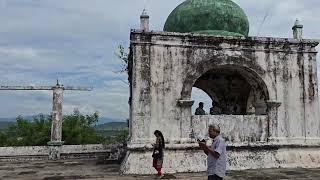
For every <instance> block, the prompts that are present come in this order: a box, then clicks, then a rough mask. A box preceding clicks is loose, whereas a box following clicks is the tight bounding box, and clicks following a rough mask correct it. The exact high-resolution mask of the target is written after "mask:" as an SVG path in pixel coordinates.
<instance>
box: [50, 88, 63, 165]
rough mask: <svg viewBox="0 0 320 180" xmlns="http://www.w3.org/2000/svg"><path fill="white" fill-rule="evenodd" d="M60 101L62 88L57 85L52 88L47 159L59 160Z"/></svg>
mask: <svg viewBox="0 0 320 180" xmlns="http://www.w3.org/2000/svg"><path fill="white" fill-rule="evenodd" d="M62 100H63V86H60V85H59V84H58V83H57V85H56V86H54V87H53V107H52V125H51V141H50V142H48V145H49V146H50V151H49V159H53V160H55V159H60V151H61V146H62V145H63V141H61V138H62Z"/></svg>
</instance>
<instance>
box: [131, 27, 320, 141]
mask: <svg viewBox="0 0 320 180" xmlns="http://www.w3.org/2000/svg"><path fill="white" fill-rule="evenodd" d="M317 44H318V43H316V42H313V41H310V40H301V41H298V40H294V39H281V38H257V37H249V38H246V39H245V38H230V37H227V38H226V37H212V36H201V35H194V34H180V33H166V32H152V33H141V32H132V34H131V47H132V51H133V53H132V55H133V74H132V91H133V93H132V104H131V108H132V111H131V113H132V119H131V122H132V138H131V142H132V143H141V144H144V143H147V142H150V141H151V140H152V138H153V131H154V130H156V129H159V130H161V131H163V132H164V134H165V137H166V138H168V139H169V141H170V140H173V139H175V140H176V139H179V138H180V139H181V140H183V139H186V138H189V135H190V133H191V132H187V131H185V130H187V129H188V128H187V127H188V126H190V122H189V121H190V120H191V118H190V117H191V115H192V114H191V107H186V106H178V105H177V104H178V103H177V101H178V100H180V99H182V100H190V98H191V90H192V86H193V85H194V83H195V81H196V80H197V79H198V78H199V77H200V76H201V75H203V74H204V73H206V72H207V71H209V70H211V69H213V68H217V67H224V66H234V67H236V68H237V69H239V71H240V72H241V73H242V75H244V76H245V77H246V78H247V80H248V82H249V83H251V84H252V85H255V84H259V85H257V87H261V88H264V89H265V90H264V91H265V92H267V93H268V95H269V96H268V97H267V99H268V100H270V101H276V102H280V103H281V106H280V107H279V109H278V113H277V114H278V119H277V128H276V131H277V132H273V134H275V135H277V137H279V139H284V138H288V139H290V138H293V139H301V141H305V139H306V137H313V138H319V137H320V134H319V130H320V120H319V118H318V109H319V105H318V96H317V80H316V78H317V76H316V60H315V58H316V51H315V48H314V47H315V46H316V45H317Z"/></svg>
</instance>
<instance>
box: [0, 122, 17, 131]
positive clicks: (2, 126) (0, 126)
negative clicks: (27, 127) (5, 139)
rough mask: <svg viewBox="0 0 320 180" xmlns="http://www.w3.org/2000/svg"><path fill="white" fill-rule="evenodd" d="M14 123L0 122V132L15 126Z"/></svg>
mask: <svg viewBox="0 0 320 180" xmlns="http://www.w3.org/2000/svg"><path fill="white" fill-rule="evenodd" d="M13 124H14V122H6V121H0V131H2V130H5V129H7V128H8V127H9V126H10V125H13Z"/></svg>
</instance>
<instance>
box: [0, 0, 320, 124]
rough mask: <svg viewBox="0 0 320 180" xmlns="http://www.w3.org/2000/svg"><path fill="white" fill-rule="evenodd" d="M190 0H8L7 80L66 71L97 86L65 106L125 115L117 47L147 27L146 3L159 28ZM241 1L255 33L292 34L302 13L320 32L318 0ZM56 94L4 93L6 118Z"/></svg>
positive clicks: (0, 1) (71, 95) (46, 79)
mask: <svg viewBox="0 0 320 180" xmlns="http://www.w3.org/2000/svg"><path fill="white" fill-rule="evenodd" d="M183 1H184V0H162V1H159V0H147V1H145V0H134V1H132V0H118V1H106V0H90V1H88V0H68V1H65V0H56V1H51V0H41V1H40V0H23V1H21V0H0V21H1V22H2V23H1V28H0V37H1V38H0V65H1V66H0V77H1V78H0V84H1V85H28V84H35V85H54V84H55V80H56V79H57V78H59V80H60V82H61V83H63V84H64V85H71V86H72V85H73V86H80V85H84V86H92V87H93V88H94V91H92V92H65V102H64V112H65V113H68V112H72V110H73V109H74V108H79V109H80V110H82V111H85V112H88V113H89V112H94V111H95V110H98V111H99V112H100V113H101V114H102V115H103V116H110V117H121V118H125V117H127V116H128V103H127V101H128V87H127V85H126V84H125V83H124V82H123V81H126V80H127V77H126V75H125V74H118V73H115V71H116V70H118V68H119V67H120V61H119V60H118V59H117V58H116V57H115V55H114V53H115V52H116V51H117V46H118V45H119V44H124V45H125V46H128V44H129V35H130V28H137V27H139V15H140V14H141V11H142V9H143V8H144V6H146V8H147V9H148V13H149V15H150V25H151V28H152V29H154V30H162V28H163V25H164V23H165V20H166V18H167V16H168V15H169V13H170V12H171V11H172V10H173V9H174V8H175V7H176V6H177V5H178V4H179V3H181V2H183ZM235 2H237V3H238V4H239V5H240V6H241V7H242V8H243V9H244V11H245V12H246V13H247V15H248V17H249V20H250V35H251V36H255V35H257V33H258V31H259V29H260V32H259V35H260V36H275V37H292V30H291V27H292V25H293V23H294V20H295V18H301V19H302V22H303V24H304V37H306V38H318V37H320V31H318V29H319V28H320V25H319V23H318V21H319V19H318V16H317V12H318V11H319V8H320V2H319V1H318V0H308V1H301V0H281V1H276V0H260V1H256V0H235ZM267 11H269V15H268V17H267V19H266V21H265V22H264V23H263V24H262V26H261V28H260V25H261V22H262V20H263V18H264V16H265V14H266V12H267ZM318 39H319V38H318ZM318 59H319V56H318ZM318 67H319V68H318V69H320V66H318ZM318 73H319V72H318ZM51 96H52V95H51V92H45V91H41V92H38V91H37V92H0V99H1V101H2V102H8V103H6V106H5V107H2V108H1V109H0V117H1V116H16V115H18V114H35V113H40V112H43V113H46V112H50V111H51V103H52V102H51V100H52V99H51V98H52V97H51ZM203 97H205V96H203ZM209 104H210V103H209Z"/></svg>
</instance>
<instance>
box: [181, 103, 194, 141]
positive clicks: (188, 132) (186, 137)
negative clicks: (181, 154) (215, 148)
mask: <svg viewBox="0 0 320 180" xmlns="http://www.w3.org/2000/svg"><path fill="white" fill-rule="evenodd" d="M177 103H178V106H179V107H180V108H181V117H182V118H181V121H182V122H181V130H180V131H181V140H180V142H181V143H189V142H190V141H196V137H195V134H194V131H193V124H192V120H191V116H192V112H191V107H192V105H193V104H194V101H193V100H178V102H177Z"/></svg>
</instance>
